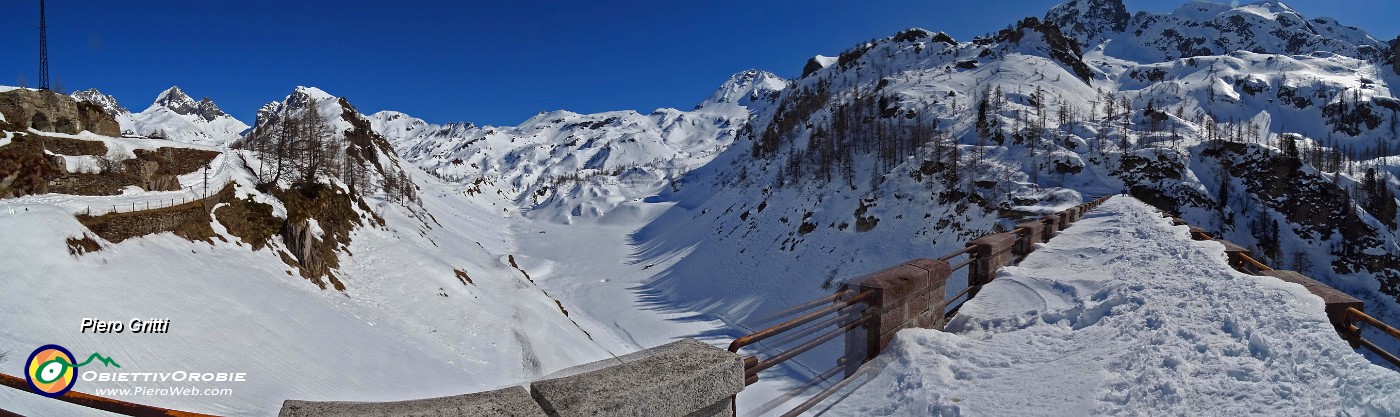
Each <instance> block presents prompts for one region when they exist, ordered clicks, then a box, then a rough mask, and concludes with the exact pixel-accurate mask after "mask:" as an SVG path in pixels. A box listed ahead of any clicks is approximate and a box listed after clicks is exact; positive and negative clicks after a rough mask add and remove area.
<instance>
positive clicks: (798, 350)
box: [744, 315, 876, 375]
mask: <svg viewBox="0 0 1400 417" xmlns="http://www.w3.org/2000/svg"><path fill="white" fill-rule="evenodd" d="M875 317H876V316H874V315H867V316H865V317H862V318H860V319H857V320H855V321H852V322H850V323H847V324H846V325H845V326H841V327H839V328H837V329H836V330H834V331H831V332H828V333H826V334H824V335H821V336H818V337H817V338H815V339H812V340H809V341H807V343H803V344H801V345H797V347H794V348H792V349H788V350H786V351H784V352H783V353H779V354H778V355H777V356H774V357H771V358H768V359H766V360H763V361H759V362H758V365H755V366H754V367H753V368H750V369H745V370H744V372H745V373H747V374H749V375H757V374H758V373H759V372H763V370H765V369H768V368H772V367H773V365H777V364H779V363H782V362H783V361H786V360H788V359H792V358H793V357H794V356H797V355H800V354H802V353H803V352H806V351H809V350H812V348H814V347H817V346H820V345H821V344H822V343H826V342H827V341H828V340H831V339H835V338H836V336H840V335H843V334H846V332H847V331H850V330H851V329H854V328H855V327H856V326H859V325H862V324H865V323H866V322H868V321H870V320H873V319H874V318H875Z"/></svg>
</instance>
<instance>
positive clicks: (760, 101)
mask: <svg viewBox="0 0 1400 417" xmlns="http://www.w3.org/2000/svg"><path fill="white" fill-rule="evenodd" d="M787 85H788V81H787V80H786V79H783V78H782V77H779V76H777V75H775V74H773V73H771V72H767V71H759V70H755V69H751V70H747V71H742V72H739V73H737V74H734V75H733V76H731V77H729V80H728V81H725V82H724V84H721V85H720V86H719V89H717V90H715V92H714V93H713V94H711V95H710V98H707V99H705V101H702V102H700V104H699V105H696V106H695V109H696V110H700V109H705V108H711V107H715V106H716V105H720V104H737V105H740V106H743V107H744V108H746V109H748V110H749V112H751V113H758V112H760V111H762V110H763V109H764V108H766V107H767V106H768V105H770V104H772V103H773V102H774V101H775V100H777V98H778V94H779V93H781V92H782V91H783V89H784V88H786V87H787Z"/></svg>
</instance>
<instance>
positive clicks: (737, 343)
mask: <svg viewBox="0 0 1400 417" xmlns="http://www.w3.org/2000/svg"><path fill="white" fill-rule="evenodd" d="M871 294H874V293H873V292H869V291H867V292H862V293H860V294H856V296H855V297H851V298H847V299H845V300H842V301H840V302H837V303H835V304H832V305H830V306H827V307H825V308H822V309H820V310H816V311H813V312H811V313H807V314H804V315H802V316H800V317H797V318H795V319H792V320H788V321H786V322H783V323H782V324H779V325H777V326H773V327H769V328H766V329H762V330H759V331H757V332H754V333H753V334H750V335H748V336H743V337H740V338H738V339H734V342H733V343H730V344H729V351H730V352H738V351H739V349H742V348H743V347H744V346H748V345H752V344H754V343H758V342H759V341H761V340H763V339H767V338H770V337H773V336H775V335H777V334H779V333H782V332H785V331H788V330H792V329H793V328H796V327H797V326H801V325H803V324H807V323H809V322H811V321H813V320H816V319H819V318H822V316H825V315H827V314H831V313H832V312H834V311H838V310H840V309H842V308H845V307H846V306H849V305H851V304H855V303H857V302H861V301H864V300H865V299H867V298H870V296H871Z"/></svg>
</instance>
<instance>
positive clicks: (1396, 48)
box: [1390, 36, 1400, 75]
mask: <svg viewBox="0 0 1400 417" xmlns="http://www.w3.org/2000/svg"><path fill="white" fill-rule="evenodd" d="M1390 70H1391V71H1395V75H1400V36H1396V37H1395V39H1393V40H1391V41H1390Z"/></svg>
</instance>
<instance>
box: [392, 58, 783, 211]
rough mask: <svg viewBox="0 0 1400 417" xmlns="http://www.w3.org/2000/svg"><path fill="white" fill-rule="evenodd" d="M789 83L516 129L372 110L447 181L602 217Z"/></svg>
mask: <svg viewBox="0 0 1400 417" xmlns="http://www.w3.org/2000/svg"><path fill="white" fill-rule="evenodd" d="M786 85H787V81H786V80H783V79H781V78H779V77H777V76H775V75H773V74H771V73H767V72H762V71H754V70H750V71H744V72H740V73H738V74H735V75H734V76H733V77H731V78H730V79H729V80H728V81H726V82H724V84H723V85H721V86H720V88H719V89H718V90H716V91H715V93H714V94H712V95H711V96H710V97H709V98H708V99H706V100H704V101H702V102H701V103H700V104H698V105H696V106H695V109H694V110H691V111H681V110H676V109H669V108H663V109H657V110H655V111H652V112H651V113H649V114H641V113H638V112H635V111H616V112H606V113H597V114H578V113H573V112H568V111H562V110H561V111H553V112H544V113H540V114H537V115H535V116H534V117H531V118H530V119H528V120H526V121H525V122H523V123H521V124H519V125H517V126H506V127H494V126H475V125H472V124H463V123H453V124H446V125H434V124H429V123H427V122H424V121H423V120H419V119H416V118H413V117H409V116H407V115H404V114H402V113H398V112H380V113H376V114H374V115H372V116H371V117H370V118H371V121H372V122H373V124H374V130H375V131H377V132H380V133H381V134H383V135H384V136H385V137H386V138H387V139H388V140H389V142H390V143H392V144H394V147H395V148H396V149H398V151H399V153H400V154H401V155H403V156H404V159H406V160H408V161H410V162H412V163H414V164H416V165H418V166H419V167H420V168H422V169H424V170H426V171H428V172H430V173H433V174H434V175H437V176H439V177H441V178H444V179H447V180H449V181H455V182H458V183H461V184H464V185H466V186H469V187H472V186H475V185H478V184H483V183H484V184H494V185H497V186H498V187H499V188H500V189H501V190H502V191H503V192H504V193H505V195H506V196H507V197H509V198H511V199H513V200H515V201H516V202H517V204H519V205H520V206H521V207H522V208H525V209H529V210H530V211H531V212H532V214H531V215H532V217H536V218H548V219H552V220H555V221H560V222H570V221H572V219H574V218H579V217H584V218H597V217H601V216H603V215H605V214H606V213H608V212H609V211H610V210H611V209H613V208H614V207H616V206H617V205H618V204H620V203H622V202H624V201H632V200H639V199H642V198H645V197H647V196H650V195H653V194H655V193H656V192H657V191H659V190H660V189H661V188H663V187H665V186H666V185H667V184H669V183H670V182H671V181H673V180H674V179H675V178H676V177H677V176H679V175H680V174H683V173H685V172H687V171H689V170H691V169H694V168H695V167H698V166H700V165H703V164H705V163H706V162H709V161H710V159H712V158H714V157H715V156H716V155H717V154H719V153H720V152H721V151H723V150H725V149H726V148H727V147H728V146H729V144H730V143H732V142H733V141H734V138H735V136H736V134H737V133H738V132H739V131H740V129H742V128H743V127H744V126H745V124H746V122H747V120H748V117H749V115H750V112H756V111H761V110H763V109H765V108H766V107H767V106H768V105H769V104H771V103H772V100H773V99H774V98H775V97H776V96H777V94H778V92H780V91H782V89H783V88H785V87H786Z"/></svg>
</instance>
